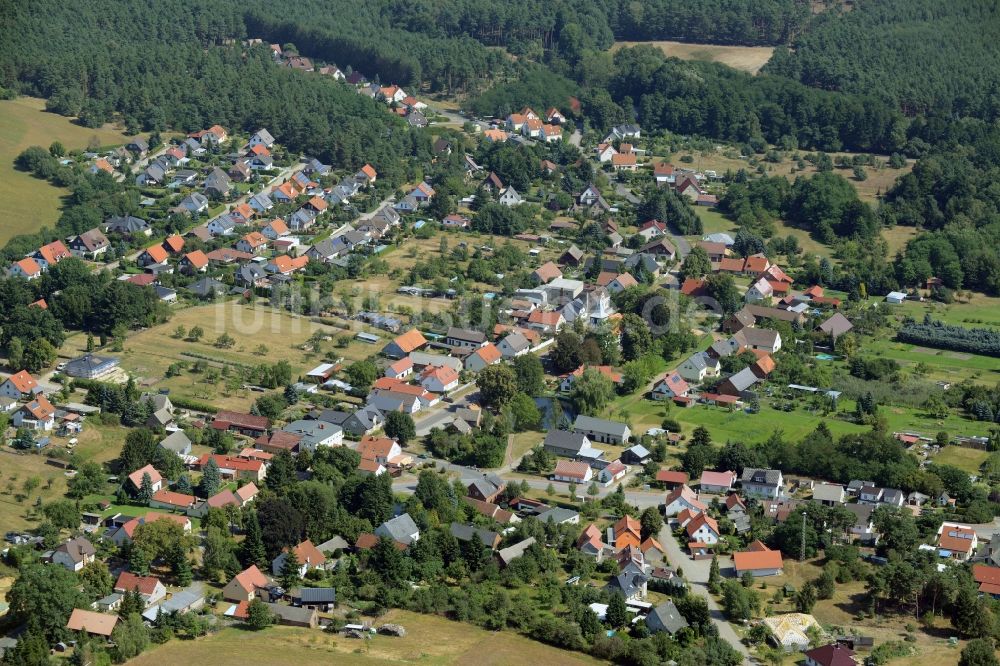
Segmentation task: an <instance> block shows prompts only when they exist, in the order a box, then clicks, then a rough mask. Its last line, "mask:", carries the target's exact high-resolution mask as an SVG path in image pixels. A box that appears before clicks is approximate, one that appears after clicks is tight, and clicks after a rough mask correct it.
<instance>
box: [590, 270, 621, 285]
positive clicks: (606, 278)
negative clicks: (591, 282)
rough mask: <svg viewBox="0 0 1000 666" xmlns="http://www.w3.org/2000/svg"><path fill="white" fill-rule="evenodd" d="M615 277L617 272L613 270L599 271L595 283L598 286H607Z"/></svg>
mask: <svg viewBox="0 0 1000 666" xmlns="http://www.w3.org/2000/svg"><path fill="white" fill-rule="evenodd" d="M616 277H618V273H615V272H614V271H601V272H600V273H599V274H598V275H597V280H595V284H596V285H597V286H598V287H607V286H608V285H609V284H611V281H612V280H614V279H615V278H616Z"/></svg>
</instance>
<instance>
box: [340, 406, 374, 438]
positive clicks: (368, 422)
mask: <svg viewBox="0 0 1000 666" xmlns="http://www.w3.org/2000/svg"><path fill="white" fill-rule="evenodd" d="M384 423H385V414H383V413H382V412H381V411H379V410H378V408H376V407H373V406H371V405H366V406H364V407H362V408H361V409H359V410H357V411H356V412H354V413H353V414H351V415H350V416H348V417H347V418H346V419H344V422H343V423H341V424H340V426H341V427H342V428H343V429H344V432H346V433H348V434H350V435H354V436H358V437H359V436H361V435H367V434H368V433H370V432H371V431H373V430H375V429H377V428H381V427H382V425H383V424H384Z"/></svg>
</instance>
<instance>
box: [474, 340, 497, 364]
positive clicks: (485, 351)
mask: <svg viewBox="0 0 1000 666" xmlns="http://www.w3.org/2000/svg"><path fill="white" fill-rule="evenodd" d="M475 353H476V354H477V355H478V356H479V358H481V359H483V361H485V362H486V363H488V364H490V365H492V364H494V363H496V362H497V361H499V360H500V359H501V357H503V354H501V353H500V350H499V349H497V346H496V345H495V344H493V343H492V342H487V343H486V345H485V346H483V347H480V348H479V349H477V350H476V352H475Z"/></svg>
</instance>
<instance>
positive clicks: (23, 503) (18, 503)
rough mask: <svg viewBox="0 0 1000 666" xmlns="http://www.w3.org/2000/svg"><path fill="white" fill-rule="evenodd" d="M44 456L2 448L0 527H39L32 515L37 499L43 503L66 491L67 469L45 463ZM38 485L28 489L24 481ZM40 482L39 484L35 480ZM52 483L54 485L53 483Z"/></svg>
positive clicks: (8, 528) (0, 465)
mask: <svg viewBox="0 0 1000 666" xmlns="http://www.w3.org/2000/svg"><path fill="white" fill-rule="evenodd" d="M45 461H46V456H45V455H34V454H21V453H18V452H15V451H14V450H13V449H8V448H6V447H5V448H4V449H3V450H0V528H2V530H4V531H6V530H19V529H28V528H33V527H37V526H38V520H37V518H34V517H33V512H34V506H35V501H36V499H37V498H38V497H41V498H42V502H43V503H48V502H51V501H52V500H56V499H59V498H61V497H62V496H63V494H64V493H65V492H66V476H65V474H64V470H62V469H60V468H58V467H53V466H52V465H48V464H46V462H45ZM29 479H34V480H35V482H32V483H33V484H34V485H35V486H36V487H35V489H34V490H32V491H31V492H27V490H26V488H25V482H27V481H28V480H29ZM36 482H37V483H36ZM50 484H51V485H50Z"/></svg>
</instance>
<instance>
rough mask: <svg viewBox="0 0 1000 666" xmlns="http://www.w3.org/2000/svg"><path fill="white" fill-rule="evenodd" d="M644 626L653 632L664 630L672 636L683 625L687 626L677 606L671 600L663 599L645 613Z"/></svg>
mask: <svg viewBox="0 0 1000 666" xmlns="http://www.w3.org/2000/svg"><path fill="white" fill-rule="evenodd" d="M646 626H647V627H649V631H650V632H652V633H654V634H655V633H657V632H659V631H666V632H667V633H669V634H670V635H671V636H673V635H674V634H676V633H677V632H678V631H680V630H681V629H683V628H684V627H687V626H688V622H687V620H685V619H684V616H683V615H681V612H680V611H679V610H677V606H675V605H674V602H673V601H664V602H663V603H662V604H660V605H659V606H657V607H656V608H654V609H653V610H651V611H649V614H648V615H646Z"/></svg>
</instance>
